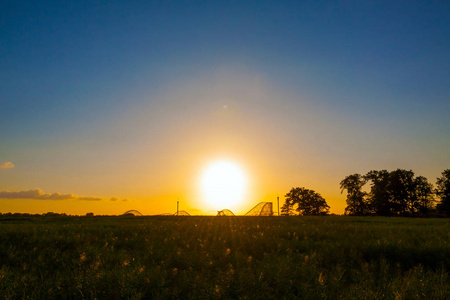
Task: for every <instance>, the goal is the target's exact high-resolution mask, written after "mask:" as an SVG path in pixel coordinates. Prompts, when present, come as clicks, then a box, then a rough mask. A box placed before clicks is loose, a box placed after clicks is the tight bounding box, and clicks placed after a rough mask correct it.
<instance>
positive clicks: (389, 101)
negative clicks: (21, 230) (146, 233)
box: [0, 0, 450, 214]
mask: <svg viewBox="0 0 450 300" xmlns="http://www.w3.org/2000/svg"><path fill="white" fill-rule="evenodd" d="M338 2H339V3H338ZM449 54H450V2H449V1H446V0H445V1H411V0H410V1H392V0H390V1H83V0H77V1H45V0H43V1H16V0H11V1H9V0H6V1H2V2H1V4H0V198H2V199H0V212H2V213H5V212H31V213H43V212H47V211H53V212H66V213H69V214H85V213H87V212H94V213H96V214H120V213H123V212H124V211H126V210H129V209H136V210H139V211H141V212H142V213H144V214H155V213H165V212H174V211H175V210H176V201H177V200H179V201H180V207H181V209H185V210H187V211H189V212H191V213H194V214H195V213H214V210H213V209H210V208H208V209H206V208H205V206H204V205H203V203H202V202H201V201H200V200H199V199H200V195H199V188H198V181H199V176H200V174H201V171H202V170H203V169H204V168H205V166H206V165H207V164H208V163H209V162H211V161H214V160H216V159H220V158H227V159H231V160H234V161H236V162H237V163H239V164H240V165H241V166H242V168H243V169H244V170H245V172H246V173H247V174H248V178H249V182H250V187H249V188H250V189H249V192H248V195H247V198H246V199H247V200H246V201H244V202H243V203H241V204H240V206H239V207H232V208H230V209H232V210H233V211H235V212H236V213H245V211H247V210H249V209H250V208H251V207H252V206H254V205H255V204H257V203H258V202H260V201H275V200H276V197H277V195H279V196H280V197H281V198H282V196H284V194H286V193H287V192H288V191H289V190H290V188H291V187H295V186H300V187H306V188H309V189H313V190H315V191H317V192H318V193H320V194H321V195H322V196H323V197H324V198H325V199H326V200H327V202H328V204H329V205H330V206H331V211H332V212H335V213H343V211H344V208H345V205H346V204H345V194H341V193H340V189H339V182H340V181H341V180H342V179H343V178H344V177H345V176H346V175H349V174H353V173H357V172H358V173H362V174H364V173H367V172H368V171H369V170H371V169H377V170H379V169H388V170H393V169H396V168H404V169H408V170H409V169H412V170H413V171H414V172H415V173H416V175H423V176H425V177H427V178H428V179H429V181H430V182H432V183H435V181H436V177H438V176H440V174H441V172H442V171H443V170H445V169H448V168H450V117H449V116H450V55H449ZM223 208H225V207H223ZM219 209H220V208H219Z"/></svg>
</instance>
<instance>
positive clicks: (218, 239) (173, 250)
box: [0, 216, 450, 299]
mask: <svg viewBox="0 0 450 300" xmlns="http://www.w3.org/2000/svg"><path fill="white" fill-rule="evenodd" d="M449 270H450V223H449V221H448V220H446V219H408V218H381V217H376V218H375V217H373V218H372V217H339V216H330V217H60V218H51V217H30V218H11V217H9V218H6V217H3V218H0V298H5V299H18V298H39V299H52V298H53V299H54V298H63V299H65V298H89V299H91V298H98V299H119V298H129V299H141V298H145V299H148V298H161V299H162V298H164V299H167V298H169V299H170V298H246V299H258V298H265V299H267V298H276V299H279V298H287V299H289V298H304V299H318V298H323V299H325V298H326V299H336V298H341V299H383V298H385V299H415V298H418V299H449V298H450V278H449V273H448V272H449Z"/></svg>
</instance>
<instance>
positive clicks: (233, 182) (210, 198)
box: [200, 160, 247, 209]
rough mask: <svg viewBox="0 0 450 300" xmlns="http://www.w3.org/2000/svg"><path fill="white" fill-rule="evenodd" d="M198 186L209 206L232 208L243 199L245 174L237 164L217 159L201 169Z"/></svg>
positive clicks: (245, 184) (245, 186)
mask: <svg viewBox="0 0 450 300" xmlns="http://www.w3.org/2000/svg"><path fill="white" fill-rule="evenodd" d="M200 186H201V191H202V194H203V199H204V201H205V202H206V203H207V204H208V205H209V206H210V207H211V208H214V209H224V208H233V207H235V206H236V205H238V204H240V203H241V202H242V201H243V198H244V196H245V192H246V189H247V176H246V175H245V173H244V171H243V170H242V168H241V167H240V166H239V165H238V164H236V163H234V162H232V161H229V160H218V161H215V162H213V163H211V164H210V165H209V166H208V167H207V168H206V169H205V170H204V171H203V173H202V176H201V180H200Z"/></svg>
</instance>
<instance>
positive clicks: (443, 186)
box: [281, 169, 450, 217]
mask: <svg viewBox="0 0 450 300" xmlns="http://www.w3.org/2000/svg"><path fill="white" fill-rule="evenodd" d="M340 188H341V193H342V192H344V191H346V192H347V199H346V202H347V207H346V208H345V214H346V215H354V216H366V215H377V216H412V217H415V216H429V215H435V216H438V215H441V216H448V217H450V169H447V170H445V171H443V172H442V174H441V176H440V177H438V178H437V181H436V185H435V186H434V185H433V184H431V183H429V182H428V180H427V179H426V178H425V177H423V176H417V177H416V176H415V175H414V172H413V171H412V170H404V169H397V170H394V171H390V172H389V171H387V170H372V171H369V172H368V173H367V174H365V175H361V174H358V173H355V174H352V175H348V176H346V177H345V178H344V179H343V180H342V181H341V182H340ZM329 209H330V207H329V206H328V204H327V202H326V201H325V199H324V198H323V197H322V196H321V195H320V194H318V193H317V192H315V191H313V190H310V189H306V188H304V187H301V188H300V187H296V188H292V189H291V190H290V192H289V193H287V194H286V195H285V202H284V204H283V206H282V207H281V215H304V216H306V215H327V214H328V213H329Z"/></svg>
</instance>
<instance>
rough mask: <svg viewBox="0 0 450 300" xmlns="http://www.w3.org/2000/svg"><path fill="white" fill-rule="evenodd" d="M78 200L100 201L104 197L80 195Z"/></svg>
mask: <svg viewBox="0 0 450 300" xmlns="http://www.w3.org/2000/svg"><path fill="white" fill-rule="evenodd" d="M77 200H84V201H100V200H102V198H98V197H78V198H77Z"/></svg>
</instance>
